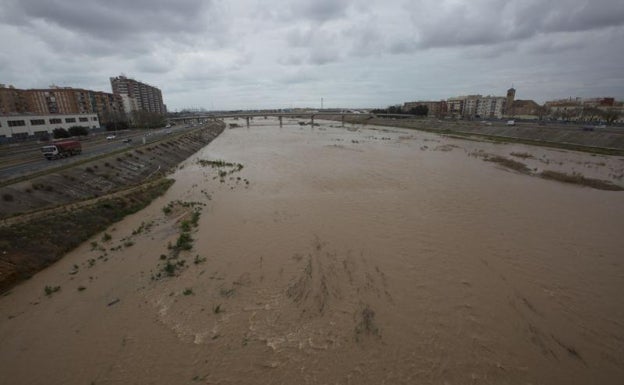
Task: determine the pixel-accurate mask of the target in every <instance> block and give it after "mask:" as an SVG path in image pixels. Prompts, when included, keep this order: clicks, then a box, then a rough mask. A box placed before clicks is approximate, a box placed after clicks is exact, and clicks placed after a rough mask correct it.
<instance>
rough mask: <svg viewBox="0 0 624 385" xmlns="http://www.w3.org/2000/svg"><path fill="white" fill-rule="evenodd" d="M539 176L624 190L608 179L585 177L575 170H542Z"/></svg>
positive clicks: (581, 184)
mask: <svg viewBox="0 0 624 385" xmlns="http://www.w3.org/2000/svg"><path fill="white" fill-rule="evenodd" d="M539 176H541V177H542V178H544V179H550V180H556V181H559V182H563V183H570V184H576V185H580V186H587V187H591V188H595V189H598V190H607V191H624V188H622V187H621V186H618V185H616V184H613V183H611V182H610V181H606V180H601V179H594V178H586V177H584V176H583V175H582V174H580V173H576V172H575V173H572V174H566V173H564V172H558V171H551V170H544V171H542V172H541V173H540V174H539Z"/></svg>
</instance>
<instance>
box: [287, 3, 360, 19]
mask: <svg viewBox="0 0 624 385" xmlns="http://www.w3.org/2000/svg"><path fill="white" fill-rule="evenodd" d="M350 3H351V0H315V1H299V2H296V3H295V4H294V5H293V6H292V9H293V11H294V12H293V13H294V14H296V15H298V16H301V17H305V18H308V19H312V20H316V21H320V22H323V21H328V20H332V19H337V18H341V17H344V16H345V15H346V12H347V8H348V7H349V5H350Z"/></svg>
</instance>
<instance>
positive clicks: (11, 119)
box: [0, 114, 100, 140]
mask: <svg viewBox="0 0 624 385" xmlns="http://www.w3.org/2000/svg"><path fill="white" fill-rule="evenodd" d="M73 126H82V127H88V128H99V127H100V122H99V119H98V116H97V114H48V115H35V114H33V115H3V116H0V139H8V138H11V139H14V140H15V139H27V138H28V137H32V136H35V137H36V136H39V137H41V136H47V135H49V134H52V131H53V130H54V129H55V128H64V129H69V128H70V127H73Z"/></svg>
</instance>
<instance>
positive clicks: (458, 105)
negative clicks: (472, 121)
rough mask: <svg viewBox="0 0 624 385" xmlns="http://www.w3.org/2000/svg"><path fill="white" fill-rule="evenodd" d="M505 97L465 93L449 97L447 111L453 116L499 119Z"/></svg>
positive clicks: (501, 114) (502, 111)
mask: <svg viewBox="0 0 624 385" xmlns="http://www.w3.org/2000/svg"><path fill="white" fill-rule="evenodd" d="M506 100H507V99H506V98H504V97H501V96H489V95H488V96H482V95H466V96H457V97H453V98H449V99H448V100H447V105H448V112H449V115H450V116H453V117H464V118H482V119H485V118H495V119H501V118H502V117H503V113H504V112H505V104H506Z"/></svg>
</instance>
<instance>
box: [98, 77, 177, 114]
mask: <svg viewBox="0 0 624 385" xmlns="http://www.w3.org/2000/svg"><path fill="white" fill-rule="evenodd" d="M110 82H111V87H112V89H113V94H115V95H119V97H120V98H121V99H122V102H123V105H124V109H125V111H126V113H132V112H134V111H145V112H151V113H156V114H159V115H165V114H166V113H167V109H166V107H165V104H164V103H163V98H162V92H161V91H160V90H159V89H158V88H156V87H153V86H150V85H148V84H145V83H142V82H139V81H137V80H134V79H130V78H127V77H125V76H123V75H120V76H117V77H114V78H110Z"/></svg>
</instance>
